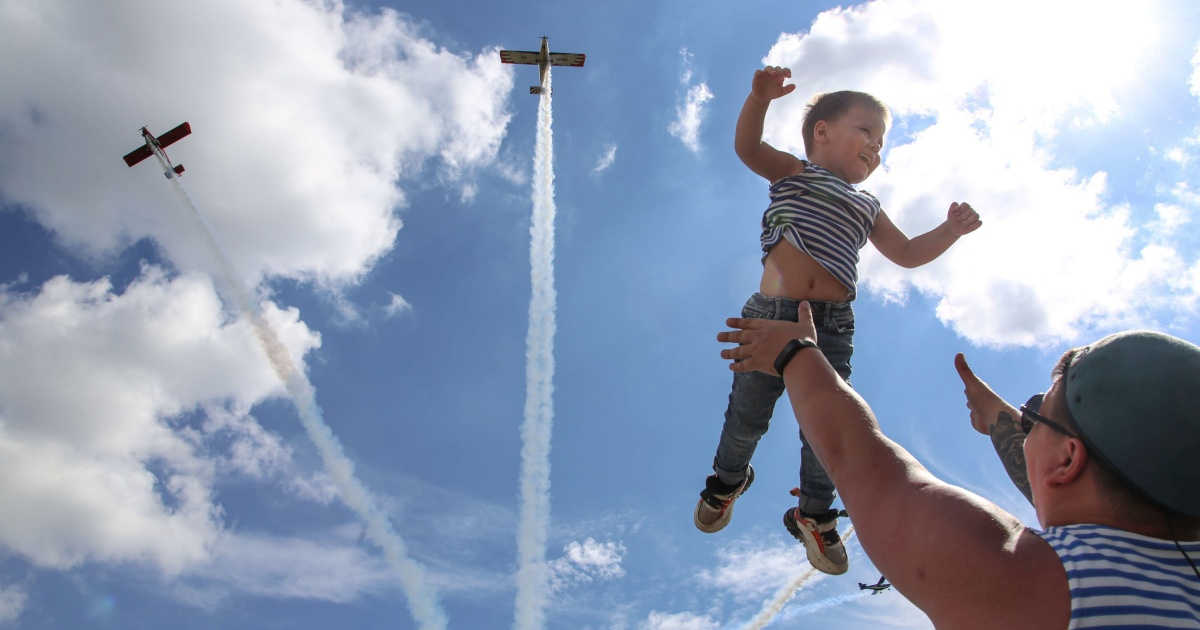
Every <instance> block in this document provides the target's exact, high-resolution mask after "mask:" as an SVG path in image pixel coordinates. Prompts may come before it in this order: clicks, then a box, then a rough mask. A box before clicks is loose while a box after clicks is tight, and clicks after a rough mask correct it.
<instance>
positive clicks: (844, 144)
mask: <svg viewBox="0 0 1200 630" xmlns="http://www.w3.org/2000/svg"><path fill="white" fill-rule="evenodd" d="M886 131H887V127H886V125H885V124H884V122H883V116H882V115H881V114H880V113H879V112H877V111H875V110H874V109H871V108H868V107H863V106H861V105H854V106H852V107H851V108H850V109H848V110H846V112H845V113H843V114H842V115H841V116H839V117H837V118H836V119H834V120H833V121H825V120H821V121H817V124H816V126H815V128H814V129H813V139H814V141H815V145H816V147H815V148H816V150H815V151H813V154H814V155H810V156H809V158H810V159H811V160H812V162H813V163H814V164H816V165H818V166H821V167H822V168H825V169H826V170H828V171H829V172H831V173H833V174H834V175H836V176H837V177H838V178H839V179H841V180H842V181H844V182H846V183H847V184H858V183H861V182H863V181H864V180H866V179H867V177H870V175H871V173H874V172H875V169H876V168H878V167H879V162H880V157H879V152H880V151H882V150H883V135H884V132H886Z"/></svg>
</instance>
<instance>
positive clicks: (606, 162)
mask: <svg viewBox="0 0 1200 630" xmlns="http://www.w3.org/2000/svg"><path fill="white" fill-rule="evenodd" d="M616 161H617V145H615V144H610V145H608V146H607V147H605V148H604V153H601V154H600V159H598V160H596V166H595V167H594V168H592V175H599V174H600V173H603V172H604V171H607V170H608V169H609V168H610V167H612V165H613V162H616Z"/></svg>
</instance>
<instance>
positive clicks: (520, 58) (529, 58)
mask: <svg viewBox="0 0 1200 630" xmlns="http://www.w3.org/2000/svg"><path fill="white" fill-rule="evenodd" d="M586 56H587V55H584V54H583V53H557V52H550V39H549V38H548V37H546V36H545V35H543V36H542V50H541V51H540V52H530V51H526V50H501V51H500V63H523V64H528V65H531V66H533V65H536V66H537V67H538V73H539V74H540V80H539V84H538V85H534V86H530V88H529V93H530V94H541V93H542V88H544V87H545V85H546V69H547V68H548V67H549V66H573V67H575V68H582V67H583V60H584V57H586Z"/></svg>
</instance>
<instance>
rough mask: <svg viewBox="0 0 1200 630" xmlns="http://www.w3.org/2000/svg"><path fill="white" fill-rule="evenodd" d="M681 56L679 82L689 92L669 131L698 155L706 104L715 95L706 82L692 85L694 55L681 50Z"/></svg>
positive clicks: (679, 106)
mask: <svg viewBox="0 0 1200 630" xmlns="http://www.w3.org/2000/svg"><path fill="white" fill-rule="evenodd" d="M679 55H680V56H681V57H682V58H683V71H682V72H681V74H680V77H679V82H680V83H681V84H683V85H685V86H688V91H687V94H686V95H685V96H684V98H683V102H682V103H680V104H679V105H678V106H676V107H675V120H673V121H671V123H670V124H669V125H667V131H668V132H669V133H670V134H671V135H672V136H675V137H676V138H679V140H680V141H682V142H683V145H684V146H686V147H687V148H688V150H689V151H691V152H692V153H698V152H699V151H700V125H701V124H703V123H704V117H705V115H706V114H707V113H708V112H707V111H706V108H705V106H704V104H705V103H707V102H708V101H710V100H712V98H713V93H712V90H710V89H708V84H707V83H705V82H701V83H699V84H697V85H690V84H691V82H692V57H693V56H694V55H693V54H692V53H689V52H688V49H687V48H684V49H682V50H680V51H679Z"/></svg>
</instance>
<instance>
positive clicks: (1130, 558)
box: [1036, 525, 1200, 630]
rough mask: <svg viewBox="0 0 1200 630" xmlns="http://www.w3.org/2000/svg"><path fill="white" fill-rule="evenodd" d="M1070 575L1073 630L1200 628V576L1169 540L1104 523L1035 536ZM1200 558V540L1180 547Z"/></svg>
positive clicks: (1069, 628) (1047, 530) (1061, 529)
mask: <svg viewBox="0 0 1200 630" xmlns="http://www.w3.org/2000/svg"><path fill="white" fill-rule="evenodd" d="M1036 533H1037V534H1038V535H1039V536H1041V537H1042V538H1043V539H1045V541H1046V542H1047V543H1050V546H1051V547H1052V548H1053V549H1054V551H1055V553H1057V554H1058V557H1059V558H1060V559H1061V560H1062V563H1063V568H1064V569H1066V571H1067V585H1068V586H1069V587H1070V589H1071V623H1070V625H1068V626H1067V628H1068V630H1074V629H1075V628H1192V629H1200V576H1197V575H1196V573H1195V572H1194V570H1193V569H1192V567H1191V565H1189V564H1188V561H1187V559H1186V558H1184V557H1183V554H1181V553H1179V549H1177V548H1176V547H1175V543H1174V542H1171V541H1169V540H1159V539H1157V538H1150V537H1147V536H1141V535H1139V534H1133V533H1130V532H1126V531H1122V530H1119V529H1114V528H1112V527H1106V526H1103V525H1066V526H1063V527H1050V528H1047V529H1046V531H1042V532H1036ZM1180 544H1181V545H1183V548H1184V549H1185V550H1186V551H1187V552H1188V555H1190V556H1191V557H1192V560H1193V561H1197V560H1200V542H1187V543H1182V542H1181V543H1180Z"/></svg>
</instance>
